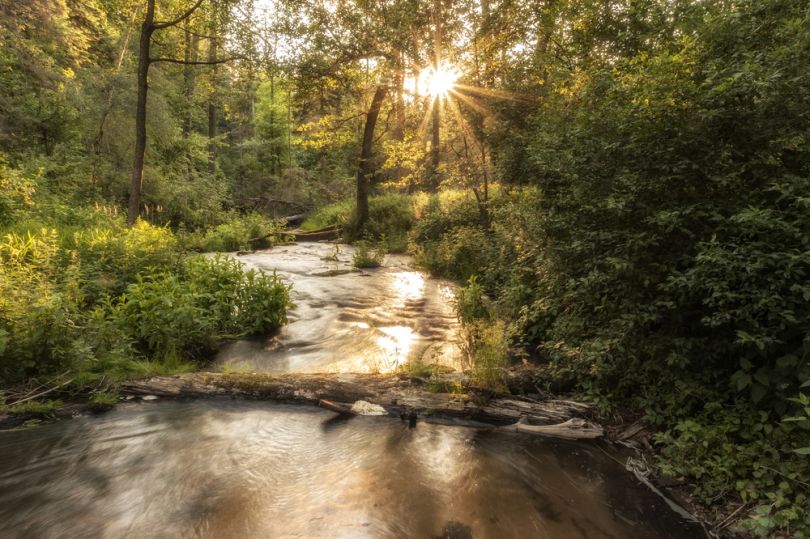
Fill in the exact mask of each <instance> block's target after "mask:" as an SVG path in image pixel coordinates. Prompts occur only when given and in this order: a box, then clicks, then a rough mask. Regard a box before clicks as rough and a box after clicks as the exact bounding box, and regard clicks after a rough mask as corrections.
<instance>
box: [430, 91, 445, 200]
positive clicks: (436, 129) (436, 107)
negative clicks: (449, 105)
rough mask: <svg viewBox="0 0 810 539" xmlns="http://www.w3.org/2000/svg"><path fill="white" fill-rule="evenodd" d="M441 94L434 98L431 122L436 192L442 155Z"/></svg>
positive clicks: (432, 176) (432, 178) (433, 187)
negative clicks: (440, 147)
mask: <svg viewBox="0 0 810 539" xmlns="http://www.w3.org/2000/svg"><path fill="white" fill-rule="evenodd" d="M441 106H442V98H441V96H438V95H437V96H436V97H435V98H433V111H432V112H433V120H432V122H431V124H432V128H433V139H432V140H431V143H430V190H431V191H433V192H434V193H435V192H436V191H438V189H439V163H440V162H441V156H440V154H439V145H440V144H441V138H440V135H441V131H440V130H441Z"/></svg>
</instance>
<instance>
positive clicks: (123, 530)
mask: <svg viewBox="0 0 810 539" xmlns="http://www.w3.org/2000/svg"><path fill="white" fill-rule="evenodd" d="M335 254H337V258H336V259H331V260H327V259H328V258H334V257H333V255H335ZM351 256H352V250H351V248H350V247H344V246H340V247H339V248H338V250H337V251H336V250H335V247H334V246H331V245H327V244H299V245H289V246H281V247H277V248H275V249H273V250H270V251H263V252H257V253H253V254H249V255H245V256H240V257H239V259H240V260H241V261H243V262H244V263H245V264H246V265H248V266H249V267H255V268H260V269H263V270H277V271H278V274H279V275H280V276H281V277H282V278H283V279H284V280H286V281H287V282H290V283H292V284H293V298H294V301H295V304H296V307H295V308H294V309H293V310H292V311H291V312H290V323H289V324H288V325H287V326H286V327H285V328H284V329H283V330H282V331H281V332H280V333H279V334H278V335H276V336H273V337H271V338H265V339H256V340H250V341H237V342H234V343H232V344H231V345H229V346H228V347H226V348H225V349H224V350H223V351H222V352H221V353H220V355H219V356H218V357H217V359H216V362H215V364H216V366H217V367H219V368H221V369H225V370H227V369H235V370H240V371H245V370H246V371H250V372H281V371H284V372H302V373H306V372H391V371H394V370H395V369H397V368H398V367H399V366H400V365H402V364H404V363H405V362H406V361H408V360H414V359H415V358H422V359H423V360H426V361H427V360H428V359H429V360H430V361H439V362H443V363H444V364H445V365H447V366H448V367H455V368H458V367H459V366H460V361H461V357H462V356H461V353H460V349H459V347H458V344H457V331H458V327H457V323H456V319H455V316H454V314H453V305H452V300H453V294H454V288H453V286H452V285H451V284H450V283H449V282H446V281H442V280H438V279H434V278H430V277H428V276H426V275H425V274H423V273H421V272H419V271H416V270H414V269H413V268H412V267H411V266H410V261H409V259H408V258H407V257H404V256H389V257H388V259H387V261H386V266H385V267H383V268H380V269H373V270H365V271H363V272H358V271H348V270H349V269H350V268H351V266H350V263H351ZM0 454H2V455H3V458H2V459H0V537H71V538H78V537H139V538H141V537H284V538H286V537H305V538H315V537H391V538H400V537H418V538H430V537H448V538H449V537H453V538H467V537H476V538H486V537H492V538H496V537H497V538H507V537H520V538H529V537H532V538H554V539H565V538H617V539H619V538H651V539H653V538H692V537H699V536H701V535H702V530H701V529H700V527H699V526H698V525H697V524H693V523H690V522H687V521H685V520H683V519H682V518H681V517H680V516H678V515H677V514H676V513H675V512H674V511H672V510H671V509H670V508H669V507H668V506H667V504H666V502H665V501H664V500H663V499H661V498H659V497H658V496H657V495H656V494H654V493H653V492H651V491H650V490H648V489H647V488H646V487H644V486H643V485H642V484H640V483H639V482H637V481H636V480H635V478H634V477H633V476H632V475H631V474H630V473H629V472H627V471H626V470H624V469H623V467H622V466H621V465H620V463H619V462H618V461H617V460H615V459H614V458H611V457H610V456H609V455H608V454H607V453H606V452H605V451H603V450H602V448H601V446H600V445H598V444H596V443H584V442H570V441H555V440H553V439H549V438H543V437H534V436H527V435H523V434H518V433H508V432H502V431H496V430H482V429H474V428H468V427H460V426H444V425H434V424H428V423H424V422H419V423H418V424H417V425H416V427H415V428H409V425H408V423H407V422H401V421H399V420H397V419H393V418H390V417H356V418H351V417H344V416H340V415H335V414H334V413H332V412H329V411H326V410H322V409H318V408H314V407H305V406H293V405H286V404H277V403H265V402H251V401H242V400H227V399H202V400H191V401H163V400H160V399H158V400H155V401H151V402H135V401H133V402H129V403H125V404H123V405H120V406H118V407H117V408H116V409H115V410H114V411H112V412H109V413H106V414H102V415H100V416H86V417H79V418H77V419H74V420H72V421H63V422H59V423H54V424H49V425H44V426H41V427H38V428H34V429H23V430H17V431H8V432H0Z"/></svg>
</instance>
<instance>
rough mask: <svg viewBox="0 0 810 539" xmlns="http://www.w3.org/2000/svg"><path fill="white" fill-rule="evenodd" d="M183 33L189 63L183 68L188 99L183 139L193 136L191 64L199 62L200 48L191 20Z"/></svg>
mask: <svg viewBox="0 0 810 539" xmlns="http://www.w3.org/2000/svg"><path fill="white" fill-rule="evenodd" d="M183 32H184V33H185V41H184V47H183V60H184V61H185V62H189V63H187V64H186V65H184V66H183V95H184V97H185V98H186V113H185V117H184V118H183V137H184V138H187V137H188V136H189V135H190V134H191V125H192V119H193V114H192V109H193V106H192V103H191V100H192V99H193V98H194V82H195V80H194V79H195V76H194V65H193V64H192V63H191V62H196V61H197V47H198V46H199V42H200V39H199V37H197V35H195V34H193V33H192V31H191V23H190V21H189V19H186V20H185V21H183Z"/></svg>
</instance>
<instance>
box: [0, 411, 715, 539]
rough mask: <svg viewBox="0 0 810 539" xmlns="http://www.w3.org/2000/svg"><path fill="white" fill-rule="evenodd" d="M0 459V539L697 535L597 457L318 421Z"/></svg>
mask: <svg viewBox="0 0 810 539" xmlns="http://www.w3.org/2000/svg"><path fill="white" fill-rule="evenodd" d="M0 455H2V459H0V537H4V538H5V537H13V538H16V537H19V538H24V537H25V538H28V537H47V538H51V537H53V538H56V537H59V538H61V537H65V538H80V537H88V538H89V537H111V538H118V537H137V538H153V537H154V538H158V537H171V538H174V537H212V538H214V537H215V538H243V537H263V538H264V537H278V538H292V537H301V538H319V537H356V538H360V537H363V538H365V537H375V538H376V537H385V538H388V537H390V538H404V537H415V538H432V537H440V536H443V532H446V531H453V532H455V535H452V537H457V538H461V537H476V538H510V537H515V538H548V539H566V538H617V539H618V538H634V539H636V538H639V539H640V538H651V539H653V538H678V539H680V538H691V537H699V536H700V535H699V529H695V528H693V527H690V525H688V524H687V523H685V522H683V521H682V520H680V519H679V518H678V517H677V516H676V515H675V514H674V513H672V512H671V511H670V510H669V509H668V508H667V507H666V505H665V503H664V502H663V501H662V500H661V499H659V498H657V497H656V496H655V495H654V494H652V493H651V492H650V491H648V490H647V489H645V488H644V487H643V486H642V485H640V484H638V483H637V482H635V480H634V479H633V478H632V476H631V475H629V474H628V473H627V472H625V471H624V470H622V468H621V467H620V466H619V465H617V464H616V463H615V462H614V461H612V460H610V459H609V458H607V457H606V456H605V454H603V453H602V451H600V450H599V449H598V447H596V446H595V445H593V444H578V443H570V442H555V441H550V440H548V439H540V438H536V437H530V436H525V435H520V434H509V433H502V432H486V431H477V430H473V429H468V428H463V427H448V426H438V425H430V424H426V423H419V424H418V425H417V427H416V428H415V429H409V428H408V427H407V424H406V423H401V422H400V421H399V420H395V419H390V418H386V417H358V418H353V419H349V420H345V419H338V418H335V416H334V414H332V413H330V412H327V411H325V410H320V409H317V408H309V407H294V406H287V405H279V404H267V403H256V402H239V401H225V400H207V401H194V402H145V403H131V404H126V405H123V406H120V407H118V408H117V409H116V410H114V411H113V412H110V413H107V414H104V415H102V416H98V417H84V418H78V419H74V420H72V421H63V422H60V423H55V424H51V425H45V426H42V427H38V428H35V429H30V430H24V431H15V432H2V433H0ZM445 536H446V535H445Z"/></svg>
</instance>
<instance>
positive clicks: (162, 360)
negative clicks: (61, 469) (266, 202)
mask: <svg viewBox="0 0 810 539" xmlns="http://www.w3.org/2000/svg"><path fill="white" fill-rule="evenodd" d="M114 213H115V212H113V211H111V210H110V209H105V208H94V207H91V208H78V209H75V208H74V209H73V210H72V211H71V212H70V213H69V214H68V215H69V216H70V218H69V219H66V218H63V217H62V216H60V215H59V214H56V213H53V212H38V211H36V210H33V209H28V210H26V211H22V212H18V213H17V214H16V219H14V220H8V221H7V222H6V226H5V227H4V229H3V230H2V231H0V385H1V386H2V387H3V388H5V392H6V395H5V398H4V400H5V401H7V402H9V403H13V402H17V401H19V400H20V399H22V398H25V399H30V397H31V396H32V395H36V394H37V393H38V392H41V391H42V390H43V389H47V388H57V387H58V389H59V391H58V392H54V394H49V397H53V395H60V394H62V395H64V394H68V395H69V394H71V393H82V394H84V395H87V394H90V397H91V399H93V400H95V401H97V402H99V403H101V402H103V401H104V400H105V399H109V398H110V397H109V396H108V393H110V392H114V391H115V387H116V385H117V384H118V383H119V382H120V381H121V380H124V379H127V378H129V377H137V376H147V375H154V374H166V373H171V372H178V371H180V372H183V371H188V370H192V369H195V368H196V367H197V366H198V365H200V364H201V363H203V362H205V361H206V360H207V359H208V358H209V357H210V356H211V354H212V353H213V352H214V351H215V350H216V349H217V348H218V346H219V344H220V343H221V342H222V341H223V340H225V339H231V338H234V337H239V336H243V335H249V334H261V333H266V332H269V331H272V330H273V329H275V328H277V327H279V326H281V325H282V324H283V323H284V322H285V321H286V309H287V307H288V306H289V302H290V300H289V289H288V287H287V286H286V285H284V284H282V283H281V282H280V281H279V280H278V279H277V278H276V277H275V275H266V274H263V273H259V272H256V271H253V270H245V269H244V268H243V267H242V266H241V265H240V264H239V263H238V262H236V261H234V260H232V259H230V258H224V257H214V258H210V257H203V256H200V255H195V254H193V253H191V252H189V250H190V249H197V250H210V249H219V248H221V249H229V248H239V247H241V246H242V245H244V244H245V242H247V240H248V239H249V236H251V235H252V234H256V233H257V232H261V234H262V235H263V234H266V233H267V232H268V231H269V230H273V228H272V227H275V226H276V225H275V223H273V222H272V221H270V220H266V219H260V218H258V217H255V216H248V217H246V218H243V219H239V220H235V221H233V222H231V223H226V224H224V225H221V226H219V227H215V228H211V229H209V230H207V231H199V232H196V233H194V234H186V233H182V232H181V233H175V232H173V231H172V230H171V229H169V228H168V227H159V226H153V225H150V224H149V223H147V222H146V221H140V222H139V223H138V224H137V225H136V226H134V227H126V226H125V225H124V223H123V219H122V218H121V217H118V216H116V215H115V214H114ZM37 387H40V389H39V391H29V390H31V389H32V388H37ZM29 393H30V395H29ZM49 407H53V403H48V402H39V403H37V402H34V401H31V400H26V401H24V403H22V404H20V405H18V406H17V407H15V406H13V405H12V406H10V407H9V406H6V407H5V410H6V411H12V412H14V411H22V412H30V411H33V410H35V409H40V408H41V409H42V410H40V411H47V409H48V408H49Z"/></svg>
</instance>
